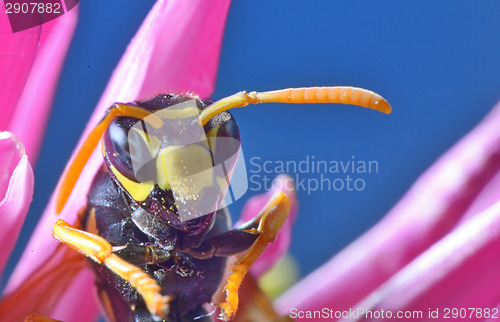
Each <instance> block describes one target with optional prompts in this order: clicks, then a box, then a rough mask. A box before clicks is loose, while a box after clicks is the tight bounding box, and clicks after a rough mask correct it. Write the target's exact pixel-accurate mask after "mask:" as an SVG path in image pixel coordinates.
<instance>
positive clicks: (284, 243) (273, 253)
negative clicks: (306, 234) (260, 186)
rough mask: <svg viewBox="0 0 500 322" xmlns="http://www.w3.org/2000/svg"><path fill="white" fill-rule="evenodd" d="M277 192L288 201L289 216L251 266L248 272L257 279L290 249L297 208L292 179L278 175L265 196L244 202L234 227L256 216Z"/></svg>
mask: <svg viewBox="0 0 500 322" xmlns="http://www.w3.org/2000/svg"><path fill="white" fill-rule="evenodd" d="M277 191H282V192H283V193H284V194H285V195H286V196H287V197H288V198H289V199H290V214H289V215H288V218H287V220H286V221H285V223H284V224H283V227H282V228H281V231H280V232H279V234H278V236H277V237H276V240H275V241H274V242H273V243H272V244H269V245H268V246H267V248H266V250H265V251H264V252H263V253H262V255H261V256H260V257H259V259H258V260H257V262H255V264H254V265H253V266H252V268H251V270H250V272H251V274H252V275H253V276H255V277H259V276H260V275H262V274H263V273H265V272H266V271H267V270H268V269H270V268H271V267H273V265H274V264H275V263H276V262H277V261H278V260H279V259H281V258H282V257H283V256H284V255H285V254H286V252H287V251H288V248H289V247H290V242H291V234H292V226H293V223H294V222H295V218H296V217H297V210H298V207H299V204H298V201H297V196H296V194H295V186H294V182H293V179H292V178H291V177H289V176H287V175H279V176H278V177H277V178H276V179H275V180H274V181H273V184H272V187H271V190H270V191H268V192H266V193H265V194H262V195H258V196H255V197H252V198H250V199H249V200H248V201H247V202H246V204H245V206H244V207H243V210H242V211H241V218H240V220H239V221H238V223H236V225H235V226H238V225H240V224H242V223H244V222H245V221H248V220H250V219H252V218H253V217H255V216H257V214H258V213H259V212H260V211H261V210H262V207H264V206H265V204H266V203H267V202H268V201H269V200H270V199H271V197H272V196H273V195H274V193H276V192H277Z"/></svg>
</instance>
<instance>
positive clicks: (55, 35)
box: [2, 7, 78, 164]
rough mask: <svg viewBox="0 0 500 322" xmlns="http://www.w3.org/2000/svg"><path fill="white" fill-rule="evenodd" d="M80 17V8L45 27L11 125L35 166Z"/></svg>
mask: <svg viewBox="0 0 500 322" xmlns="http://www.w3.org/2000/svg"><path fill="white" fill-rule="evenodd" d="M77 18H78V7H77V8H75V9H74V10H71V11H70V12H69V13H67V14H65V15H63V16H61V17H59V18H57V19H55V20H52V21H49V22H48V23H46V24H43V25H42V33H41V37H40V49H39V50H38V53H37V56H36V60H35V63H34V64H33V68H32V69H31V72H30V74H29V77H28V79H27V82H26V86H25V88H24V91H23V92H22V95H21V97H20V98H19V101H18V103H17V106H16V109H15V111H14V113H13V114H12V117H11V121H10V124H9V126H8V130H9V131H10V132H12V133H15V134H16V135H17V137H18V138H19V139H20V140H21V142H23V143H24V146H25V147H26V152H27V154H28V157H29V159H30V162H31V164H34V163H35V162H36V158H37V156H38V152H39V148H40V145H41V142H42V139H43V133H44V132H45V126H46V125H47V120H48V116H49V114H50V109H51V107H52V100H53V98H54V93H55V90H56V87H57V81H58V79H59V74H60V73H61V69H62V66H63V63H64V58H65V56H66V52H67V51H68V48H69V44H70V42H71V39H72V37H73V32H74V30H75V27H76V22H77ZM2 75H3V74H2Z"/></svg>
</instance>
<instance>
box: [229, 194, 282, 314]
mask: <svg viewBox="0 0 500 322" xmlns="http://www.w3.org/2000/svg"><path fill="white" fill-rule="evenodd" d="M289 211H290V201H289V200H288V198H287V197H286V195H285V194H284V193H283V192H281V191H279V192H277V193H276V194H275V195H274V196H273V197H272V198H271V200H269V202H268V203H267V204H266V205H265V206H264V208H263V209H262V210H261V212H260V214H259V215H258V216H257V219H259V226H258V227H257V228H256V229H255V228H253V229H252V230H251V231H250V233H256V234H259V237H257V240H255V242H254V243H253V244H252V246H251V247H250V249H248V251H247V252H246V253H245V254H243V256H242V257H241V258H240V259H238V261H237V262H236V263H235V264H234V267H233V269H232V270H231V274H230V275H229V277H228V278H227V283H226V286H225V287H224V292H225V293H226V300H225V302H224V303H222V304H220V308H221V314H220V318H221V319H222V320H225V321H227V320H229V319H231V318H232V317H233V316H234V314H235V313H236V311H237V309H238V289H239V287H240V285H241V282H242V281H243V278H244V277H245V275H246V273H247V272H248V270H249V269H250V267H251V266H252V265H253V263H255V261H256V260H257V258H258V257H259V256H260V254H262V252H263V251H264V249H265V248H266V246H267V244H268V243H272V242H273V241H274V240H275V239H276V236H277V235H278V232H279V231H280V229H281V227H282V226H283V223H284V222H285V219H286V218H287V216H288V213H289Z"/></svg>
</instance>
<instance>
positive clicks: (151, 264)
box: [53, 87, 391, 321]
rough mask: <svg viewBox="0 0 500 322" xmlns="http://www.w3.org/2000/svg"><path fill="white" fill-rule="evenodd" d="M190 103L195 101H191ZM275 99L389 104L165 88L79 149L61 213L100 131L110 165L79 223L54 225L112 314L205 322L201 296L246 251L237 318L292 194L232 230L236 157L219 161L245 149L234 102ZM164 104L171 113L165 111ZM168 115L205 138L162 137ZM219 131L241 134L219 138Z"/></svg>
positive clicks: (356, 94)
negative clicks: (88, 267)
mask: <svg viewBox="0 0 500 322" xmlns="http://www.w3.org/2000/svg"><path fill="white" fill-rule="evenodd" d="M188 101H192V102H194V103H192V104H187V105H182V104H183V103H186V102H188ZM266 102H283V103H344V104H352V105H358V106H364V107H368V108H371V109H375V110H378V111H381V112H384V113H390V111H391V107H390V105H389V103H388V102H387V101H386V100H384V99H383V98H382V97H381V96H379V95H378V94H375V93H373V92H370V91H367V90H364V89H359V88H353V87H312V88H297V89H285V90H278V91H271V92H261V93H259V92H251V93H246V92H240V93H237V94H235V95H232V96H229V97H227V98H224V99H221V100H219V101H216V102H213V101H211V100H208V99H200V98H199V97H197V96H192V95H158V96H156V97H153V98H151V99H147V100H140V101H136V102H133V103H127V104H122V103H116V104H114V105H113V106H111V107H110V108H109V109H108V113H107V115H106V116H105V117H104V118H103V119H102V121H101V122H100V123H99V124H98V125H97V126H96V127H95V128H94V130H93V131H92V132H91V133H90V134H89V136H88V137H87V139H86V141H85V143H84V144H83V146H82V148H81V149H80V150H79V151H78V153H77V156H76V157H75V159H74V161H73V163H72V164H71V165H70V167H69V169H68V171H67V172H66V174H65V177H64V179H63V181H62V184H61V185H60V189H59V192H58V201H57V205H56V207H57V211H58V212H60V211H61V209H62V208H63V207H64V204H65V202H66V200H67V198H68V197H69V195H70V193H71V190H72V188H73V186H74V184H75V183H76V181H77V180H78V176H79V175H80V173H81V171H82V169H83V167H84V166H85V164H86V162H87V160H88V158H89V157H90V155H91V153H92V151H93V150H94V149H95V147H96V146H97V145H98V143H99V141H100V140H101V138H102V142H103V146H102V153H103V158H104V165H103V167H102V169H101V170H100V171H99V172H98V174H97V175H96V177H95V179H94V182H93V184H92V187H91V190H90V192H89V195H88V203H87V207H86V208H85V209H84V210H83V211H82V212H81V216H80V222H78V223H76V224H75V227H73V226H71V225H70V224H68V223H66V222H64V221H62V220H59V221H57V223H56V224H55V225H54V228H53V235H54V237H55V238H57V239H58V240H60V241H61V242H63V243H65V244H67V245H69V246H71V247H72V248H74V249H76V250H77V251H78V252H80V253H81V254H83V255H84V256H86V257H88V258H89V259H91V263H92V268H93V270H94V272H95V276H96V284H97V287H98V290H99V292H98V293H99V297H100V300H101V303H103V306H104V307H105V309H106V312H107V316H108V318H109V319H111V320H115V321H129V320H133V321H151V320H159V319H165V320H169V321H181V320H193V319H195V318H200V317H202V318H201V319H200V320H203V316H206V314H207V312H206V311H205V310H204V308H203V305H204V304H206V303H210V302H211V299H212V296H213V294H214V293H215V292H216V290H217V289H218V287H219V285H220V284H221V282H222V278H223V273H224V271H225V268H226V261H227V257H228V256H232V255H238V254H242V255H241V256H240V257H239V258H238V260H237V262H236V263H235V264H234V265H233V267H232V268H231V273H230V275H229V277H228V278H227V281H226V284H225V287H224V292H225V296H226V298H225V301H224V302H223V303H221V304H219V306H220V309H221V313H220V318H221V319H222V320H229V319H231V318H232V317H234V315H235V314H236V312H237V309H238V288H239V286H240V284H241V282H242V280H243V278H244V277H245V275H246V273H247V272H248V270H249V269H250V267H251V266H252V264H253V263H254V262H255V261H256V259H257V258H258V257H259V256H260V254H261V253H262V252H263V250H264V249H265V247H266V245H267V244H268V243H270V242H273V241H274V239H275V238H276V236H277V234H278V232H279V230H280V228H281V226H282V224H283V222H284V221H285V219H286V218H287V215H288V211H289V201H288V199H287V197H286V196H285V195H284V194H283V193H276V194H275V195H274V197H273V198H271V200H270V201H269V202H268V204H267V205H266V206H264V208H263V209H262V211H261V212H260V213H259V214H258V215H257V216H256V217H255V218H254V219H252V220H251V221H249V222H247V223H245V224H244V225H242V226H240V227H237V228H232V227H231V225H230V223H229V213H228V211H227V209H226V208H224V207H218V206H219V203H220V201H221V200H222V199H223V198H224V195H225V192H226V190H227V184H228V183H229V182H228V181H229V180H230V177H231V171H232V168H233V167H234V162H235V161H234V162H231V163H230V164H228V165H227V169H225V171H224V174H225V177H223V178H222V179H221V178H220V175H218V174H217V173H215V172H214V171H212V170H211V168H212V167H214V166H216V165H217V164H219V163H220V162H221V161H223V160H226V159H227V156H228V155H232V154H234V153H235V151H237V150H238V149H239V148H240V136H239V130H238V126H237V124H236V122H235V120H234V118H233V117H232V116H231V114H230V113H229V112H228V110H229V109H232V108H237V107H243V106H247V105H249V104H257V103H266ZM193 104H194V105H193ZM179 106H181V108H179ZM158 111H166V114H162V116H158V115H160V114H157V113H156V112H158ZM167 122H168V126H172V124H174V125H173V126H174V127H175V126H179V127H178V128H177V129H176V131H181V132H182V131H183V129H186V128H187V129H191V128H197V127H198V128H202V129H203V134H204V135H205V136H206V138H208V139H206V140H205V141H203V140H202V139H200V140H199V141H200V142H195V143H193V144H184V143H183V142H180V141H178V140H177V138H172V136H170V135H164V134H162V132H161V130H160V129H161V128H162V127H163V126H164V125H165V123H167ZM172 122H173V123H172ZM134 124H141V126H142V130H137V131H136V130H132V128H133V126H134ZM131 132H132V133H131ZM188 132H189V131H188ZM133 133H135V134H133ZM132 134H133V135H132ZM131 135H132V137H133V139H132V140H131ZM221 138H226V139H231V142H236V143H235V144H229V145H228V144H222V143H221V142H222V141H219V139H221ZM151 146H153V148H151ZM132 150H134V151H135V152H133V151H132ZM137 151H139V152H137ZM133 154H138V155H142V156H147V157H146V160H142V163H141V164H142V165H143V167H142V168H141V169H143V170H144V171H142V170H139V171H136V170H137V169H135V168H134V165H133V163H134V161H133V160H132V159H133V157H132V155H133ZM141 171H142V172H141ZM198 172H203V173H204V174H203V175H202V176H201V177H199V179H196V180H195V181H192V180H191V181H187V180H185V178H187V177H191V175H194V174H196V173H198ZM200 205H203V211H202V212H201V213H200V214H198V215H196V216H194V217H192V218H189V219H190V220H185V219H186V218H182V216H181V213H180V212H181V211H180V210H181V208H182V209H186V208H187V209H188V212H189V213H191V211H194V210H196V209H199V207H200ZM206 318H207V319H209V320H210V319H211V318H209V317H206Z"/></svg>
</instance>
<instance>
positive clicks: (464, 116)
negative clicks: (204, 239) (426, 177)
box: [3, 0, 500, 282]
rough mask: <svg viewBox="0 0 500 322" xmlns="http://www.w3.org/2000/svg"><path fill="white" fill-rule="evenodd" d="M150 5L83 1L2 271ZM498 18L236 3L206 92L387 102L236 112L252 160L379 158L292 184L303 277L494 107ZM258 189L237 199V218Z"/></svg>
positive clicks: (464, 8) (476, 12) (476, 13)
mask: <svg viewBox="0 0 500 322" xmlns="http://www.w3.org/2000/svg"><path fill="white" fill-rule="evenodd" d="M153 3H154V1H151V0H148V1H145V0H141V1H137V0H135V1H125V0H106V1H99V2H98V1H84V2H82V3H80V19H79V25H78V28H77V30H76V34H75V37H74V40H73V44H72V46H71V49H70V51H69V54H68V57H67V60H66V63H65V66H64V70H63V73H62V76H61V80H60V85H59V89H58V92H57V95H56V98H55V104H54V107H53V113H52V116H51V119H50V123H49V125H48V130H47V133H46V137H45V141H44V143H43V147H42V152H41V155H40V158H39V161H38V164H37V165H36V169H35V176H36V181H35V195H34V201H33V205H32V207H31V209H30V212H29V215H28V220H27V222H26V224H25V226H24V228H23V231H22V234H21V238H20V242H19V243H18V245H17V246H16V250H15V253H14V256H13V258H12V259H11V261H10V262H9V266H8V268H7V271H6V273H7V274H8V273H10V272H11V270H12V269H13V265H14V262H15V261H16V260H17V259H18V257H19V256H20V254H21V252H22V250H23V248H24V246H25V243H26V241H27V239H28V238H29V235H30V234H31V231H32V229H33V227H34V225H35V224H36V221H37V219H38V217H39V216H40V214H41V213H42V211H43V209H44V207H45V204H46V202H47V200H48V198H49V196H50V195H51V193H52V191H53V189H54V187H55V185H56V182H57V180H58V177H59V176H60V174H61V172H62V169H63V168H64V165H65V163H66V162H67V160H68V158H69V156H70V154H71V151H72V150H73V148H74V146H75V144H76V142H77V140H78V138H79V136H80V133H81V132H82V130H83V128H84V126H85V124H86V122H87V120H88V117H89V115H90V113H91V111H92V110H93V109H94V107H95V105H96V103H97V101H98V99H99V97H100V95H101V94H102V92H103V90H104V87H105V85H106V84H107V82H108V80H109V78H110V76H111V73H112V71H113V69H114V67H115V66H116V65H117V63H118V61H119V59H120V57H121V55H122V54H123V52H124V50H125V48H126V46H127V44H128V43H129V41H130V39H131V37H132V36H133V35H134V34H135V32H136V30H137V29H138V27H139V26H140V24H141V22H142V20H143V19H144V17H145V16H146V14H147V12H148V11H149V9H150V8H151V6H152V4H153ZM499 13H500V2H498V1H493V0H492V1H481V3H480V4H476V3H473V2H468V1H439V2H435V1H432V2H431V1H426V2H424V1H404V2H402V1H371V2H368V1H359V2H355V1H330V0H323V1H320V0H317V1H292V0H287V1H273V0H254V1H235V2H234V3H233V5H232V7H231V9H230V12H229V17H228V21H227V27H226V33H225V37H224V43H223V48H222V54H221V62H220V68H219V74H218V80H217V86H216V91H215V93H214V94H213V98H216V99H218V98H222V97H224V96H227V95H230V94H233V93H235V92H238V91H240V90H270V89H279V88H286V87H300V86H314V85H351V86H359V87H364V88H367V89H370V90H373V91H376V92H378V93H380V94H381V95H383V96H384V97H385V98H387V99H388V100H389V101H390V103H391V104H392V106H393V113H392V114H391V115H389V116H387V115H384V114H381V113H377V112H374V111H371V110H366V109H362V108H352V107H347V106H343V105H284V104H281V105H280V104H269V105H260V106H252V107H249V108H247V109H241V110H236V111H234V113H233V115H234V116H235V117H236V119H237V121H238V123H239V126H240V131H241V134H242V142H243V149H244V154H245V158H246V160H247V166H249V167H250V165H249V159H250V158H252V157H260V158H261V162H264V161H267V160H270V161H278V160H281V161H297V162H298V161H301V160H304V159H305V158H306V156H307V155H309V156H313V155H314V157H315V159H316V160H325V161H330V160H338V161H340V160H342V161H348V160H351V158H352V156H354V157H355V158H356V159H357V160H376V161H377V162H378V164H379V173H377V174H371V175H363V176H361V177H362V178H363V179H364V180H365V181H366V189H365V190H364V191H362V192H353V191H351V192H350V191H341V192H335V191H321V192H320V191H317V192H313V193H311V194H309V195H308V194H307V192H305V191H299V192H298V197H299V200H300V212H299V216H298V219H297V221H296V224H295V227H294V231H293V244H292V247H291V252H292V253H293V255H294V256H295V257H296V258H297V259H298V261H299V263H300V269H301V271H302V274H303V275H305V274H307V273H309V272H311V271H312V270H313V269H314V268H316V267H318V266H320V265H321V264H322V263H324V262H325V261H327V260H328V259H329V258H331V257H332V256H333V255H334V254H335V253H336V252H338V251H339V250H341V249H342V248H343V247H345V246H346V245H347V244H348V243H350V242H351V241H353V240H354V239H355V238H356V237H357V236H359V235H360V234H362V233H363V232H364V231H366V230H367V229H369V228H370V227H371V226H372V225H373V224H375V223H376V222H377V221H378V220H379V219H380V218H381V217H382V216H383V215H384V214H386V213H387V212H388V211H389V210H390V209H391V207H392V206H393V205H394V204H395V203H396V202H397V201H398V200H399V199H400V198H401V196H402V195H403V194H404V193H405V191H407V190H408V188H409V187H410V186H411V184H412V182H414V181H415V179H416V178H417V177H418V176H419V175H420V174H421V173H422V172H423V171H424V170H425V169H426V168H428V167H429V166H430V165H431V164H432V163H433V162H434V161H435V160H436V159H437V158H438V157H439V156H440V155H441V154H442V153H443V152H445V151H446V150H447V149H448V148H449V147H450V146H452V145H453V144H454V143H455V142H456V141H457V140H459V139H460V138H461V137H462V136H463V135H464V134H465V133H466V132H468V131H469V130H470V129H472V128H473V127H474V125H476V124H477V123H478V122H479V121H480V120H481V118H482V117H483V116H484V115H486V113H487V112H488V111H489V110H490V109H491V107H492V106H493V105H494V104H495V103H496V102H497V101H498V99H499V98H500V72H499V71H500V59H499V57H500V42H499V38H498V37H499V35H500V23H499V22H498V14H499ZM499 126H500V125H499ZM271 176H273V177H274V176H275V174H272V175H271ZM301 178H305V179H308V178H317V174H310V175H307V174H301ZM251 187H252V186H251ZM256 193H257V192H255V191H249V192H248V193H247V194H246V195H245V196H244V198H242V199H241V200H239V201H238V202H236V203H235V204H233V205H231V210H232V213H233V216H235V217H236V218H237V216H238V214H239V212H240V210H241V207H242V205H243V203H244V201H245V200H246V199H248V197H250V196H251V195H255V194H256ZM5 279H6V277H4V281H3V282H5Z"/></svg>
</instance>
